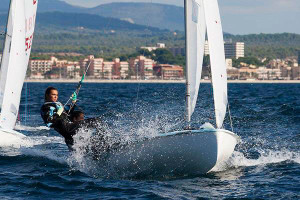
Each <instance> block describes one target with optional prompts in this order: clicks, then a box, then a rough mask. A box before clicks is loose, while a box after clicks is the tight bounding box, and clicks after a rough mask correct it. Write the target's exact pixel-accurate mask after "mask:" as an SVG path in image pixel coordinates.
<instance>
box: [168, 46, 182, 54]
mask: <svg viewBox="0 0 300 200" xmlns="http://www.w3.org/2000/svg"><path fill="white" fill-rule="evenodd" d="M168 49H169V51H171V53H172V54H173V56H178V55H181V56H184V55H185V48H183V47H171V48H168Z"/></svg>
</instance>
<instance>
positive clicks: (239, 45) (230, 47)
mask: <svg viewBox="0 0 300 200" xmlns="http://www.w3.org/2000/svg"><path fill="white" fill-rule="evenodd" d="M224 48H225V58H236V59H238V58H241V57H244V56H245V44H244V42H225V44H224Z"/></svg>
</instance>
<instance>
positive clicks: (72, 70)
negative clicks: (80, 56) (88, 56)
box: [66, 64, 81, 79]
mask: <svg viewBox="0 0 300 200" xmlns="http://www.w3.org/2000/svg"><path fill="white" fill-rule="evenodd" d="M66 69H67V78H69V79H73V78H75V79H78V78H80V77H81V76H80V65H79V64H67V65H66Z"/></svg>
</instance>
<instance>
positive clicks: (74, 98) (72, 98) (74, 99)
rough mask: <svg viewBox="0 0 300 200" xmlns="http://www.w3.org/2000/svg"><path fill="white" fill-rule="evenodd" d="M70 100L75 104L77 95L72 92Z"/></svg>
mask: <svg viewBox="0 0 300 200" xmlns="http://www.w3.org/2000/svg"><path fill="white" fill-rule="evenodd" d="M70 98H71V100H72V103H76V101H77V94H76V92H74V93H73V94H72V96H71V97H70Z"/></svg>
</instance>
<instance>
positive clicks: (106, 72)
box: [103, 62, 115, 80]
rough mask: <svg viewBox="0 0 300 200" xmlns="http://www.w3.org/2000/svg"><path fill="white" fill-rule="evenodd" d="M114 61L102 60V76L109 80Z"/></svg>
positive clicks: (111, 76)
mask: <svg viewBox="0 0 300 200" xmlns="http://www.w3.org/2000/svg"><path fill="white" fill-rule="evenodd" d="M114 64H115V63H114V62H103V78H104V79H109V80H111V79H112V78H113V67H114Z"/></svg>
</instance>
